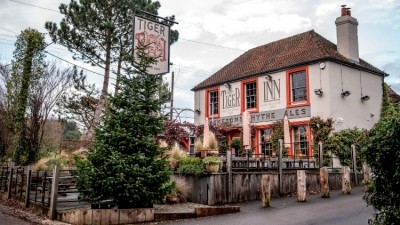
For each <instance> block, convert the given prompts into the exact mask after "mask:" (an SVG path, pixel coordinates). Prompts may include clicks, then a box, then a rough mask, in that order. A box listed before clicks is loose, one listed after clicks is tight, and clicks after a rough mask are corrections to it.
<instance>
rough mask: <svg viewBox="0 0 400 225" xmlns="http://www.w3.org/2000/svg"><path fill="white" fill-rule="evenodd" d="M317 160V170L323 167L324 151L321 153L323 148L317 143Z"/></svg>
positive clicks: (320, 143)
mask: <svg viewBox="0 0 400 225" xmlns="http://www.w3.org/2000/svg"><path fill="white" fill-rule="evenodd" d="M318 147H319V148H318V159H319V168H322V167H324V151H323V146H322V142H321V141H320V142H318Z"/></svg>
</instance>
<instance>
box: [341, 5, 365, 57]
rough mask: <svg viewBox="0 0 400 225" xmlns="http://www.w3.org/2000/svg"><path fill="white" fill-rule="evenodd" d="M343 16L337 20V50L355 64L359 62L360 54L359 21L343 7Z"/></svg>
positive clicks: (348, 9)
mask: <svg viewBox="0 0 400 225" xmlns="http://www.w3.org/2000/svg"><path fill="white" fill-rule="evenodd" d="M341 12H342V15H341V16H340V17H338V18H336V21H335V24H336V35H337V48H338V51H339V53H340V54H342V55H343V56H345V57H346V58H348V59H349V60H351V61H353V62H357V63H358V62H359V61H360V58H359V54H358V35H357V33H358V32H357V26H358V21H357V19H356V18H354V17H352V16H351V11H350V8H346V5H342V9H341Z"/></svg>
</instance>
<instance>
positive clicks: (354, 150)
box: [351, 145, 358, 187]
mask: <svg viewBox="0 0 400 225" xmlns="http://www.w3.org/2000/svg"><path fill="white" fill-rule="evenodd" d="M351 156H352V157H353V173H354V178H355V179H354V184H355V185H356V187H357V186H358V176H357V152H356V146H355V145H351Z"/></svg>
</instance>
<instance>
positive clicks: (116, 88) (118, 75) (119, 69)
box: [114, 54, 122, 96]
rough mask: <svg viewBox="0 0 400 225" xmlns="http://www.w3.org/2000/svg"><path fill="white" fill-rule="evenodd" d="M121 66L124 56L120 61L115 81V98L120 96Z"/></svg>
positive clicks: (120, 57)
mask: <svg viewBox="0 0 400 225" xmlns="http://www.w3.org/2000/svg"><path fill="white" fill-rule="evenodd" d="M121 66H122V54H120V56H119V59H118V67H117V79H116V81H115V91H114V96H116V95H117V94H118V90H119V80H120V79H121V78H120V77H121V74H120V73H121Z"/></svg>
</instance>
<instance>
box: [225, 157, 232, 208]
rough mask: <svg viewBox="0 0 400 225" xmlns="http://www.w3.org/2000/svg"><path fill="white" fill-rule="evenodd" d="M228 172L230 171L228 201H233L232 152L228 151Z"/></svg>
mask: <svg viewBox="0 0 400 225" xmlns="http://www.w3.org/2000/svg"><path fill="white" fill-rule="evenodd" d="M226 172H227V173H228V202H229V203H231V202H232V194H233V193H232V192H233V191H232V184H233V181H232V152H231V151H227V152H226Z"/></svg>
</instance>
